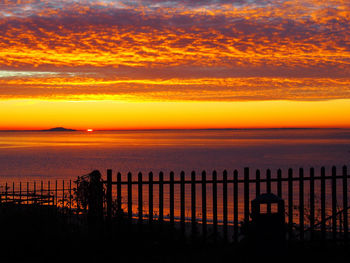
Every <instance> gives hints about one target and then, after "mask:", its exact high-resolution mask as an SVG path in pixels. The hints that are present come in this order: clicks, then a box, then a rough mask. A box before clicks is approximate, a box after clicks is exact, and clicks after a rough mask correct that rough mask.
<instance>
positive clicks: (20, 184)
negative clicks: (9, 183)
mask: <svg viewBox="0 0 350 263" xmlns="http://www.w3.org/2000/svg"><path fill="white" fill-rule="evenodd" d="M19 203H20V204H22V182H19Z"/></svg>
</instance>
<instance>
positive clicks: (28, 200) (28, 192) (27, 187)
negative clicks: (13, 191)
mask: <svg viewBox="0 0 350 263" xmlns="http://www.w3.org/2000/svg"><path fill="white" fill-rule="evenodd" d="M28 204H29V182H27V205H28Z"/></svg>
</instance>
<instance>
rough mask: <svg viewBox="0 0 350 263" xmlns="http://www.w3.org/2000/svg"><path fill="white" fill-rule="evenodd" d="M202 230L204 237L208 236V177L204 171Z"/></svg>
mask: <svg viewBox="0 0 350 263" xmlns="http://www.w3.org/2000/svg"><path fill="white" fill-rule="evenodd" d="M202 231H203V237H204V239H205V238H206V236H207V178H206V172H205V171H203V172H202Z"/></svg>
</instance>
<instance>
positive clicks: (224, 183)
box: [222, 170, 227, 241]
mask: <svg viewBox="0 0 350 263" xmlns="http://www.w3.org/2000/svg"><path fill="white" fill-rule="evenodd" d="M222 201H223V208H222V209H223V223H224V226H223V227H224V240H225V241H227V171H226V170H225V171H224V172H223V175H222Z"/></svg>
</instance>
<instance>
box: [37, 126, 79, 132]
mask: <svg viewBox="0 0 350 263" xmlns="http://www.w3.org/2000/svg"><path fill="white" fill-rule="evenodd" d="M41 131H50V132H64V131H76V130H73V129H66V128H64V127H55V128H51V129H48V130H41Z"/></svg>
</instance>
